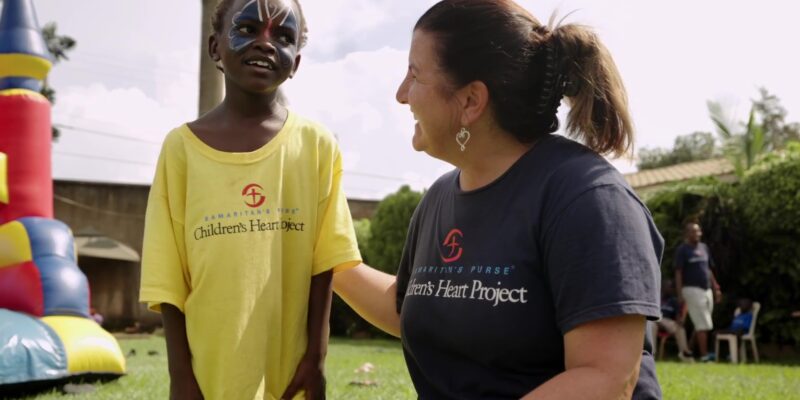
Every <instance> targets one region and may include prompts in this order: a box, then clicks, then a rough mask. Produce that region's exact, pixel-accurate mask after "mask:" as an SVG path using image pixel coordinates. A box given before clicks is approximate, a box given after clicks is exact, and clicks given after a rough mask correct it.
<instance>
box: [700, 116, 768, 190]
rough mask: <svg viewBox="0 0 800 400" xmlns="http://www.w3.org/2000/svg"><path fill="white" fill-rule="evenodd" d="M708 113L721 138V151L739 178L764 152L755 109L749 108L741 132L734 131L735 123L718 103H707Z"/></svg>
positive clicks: (762, 129) (762, 137)
mask: <svg viewBox="0 0 800 400" xmlns="http://www.w3.org/2000/svg"><path fill="white" fill-rule="evenodd" d="M708 111H709V114H710V116H711V120H712V121H714V125H715V126H716V128H717V133H718V134H719V136H720V137H721V138H722V145H723V147H722V151H723V153H724V154H725V156H726V157H727V158H728V160H730V162H731V164H733V167H734V168H735V170H736V176H738V177H739V178H741V177H742V176H744V172H745V171H747V170H748V169H750V167H752V166H753V165H754V164H755V162H756V160H757V158H758V157H759V156H760V155H762V154H763V153H764V152H765V150H766V147H765V146H764V128H763V127H762V126H761V124H759V123H758V122H757V121H756V107H755V105H753V106H752V107H751V108H750V116H749V118H748V120H747V125H745V126H744V128H745V130H744V131H742V132H736V131H735V130H734V129H735V128H734V127H735V125H736V123H734V122H732V120H731V118H730V117H729V116H728V115H727V114H726V113H725V112H724V110H723V108H722V106H721V105H720V104H719V103H717V102H713V101H709V102H708Z"/></svg>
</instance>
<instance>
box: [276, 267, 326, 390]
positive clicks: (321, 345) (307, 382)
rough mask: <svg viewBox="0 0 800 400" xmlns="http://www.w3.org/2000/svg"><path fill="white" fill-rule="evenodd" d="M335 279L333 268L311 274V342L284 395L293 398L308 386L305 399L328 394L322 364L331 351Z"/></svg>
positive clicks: (309, 302) (309, 329)
mask: <svg viewBox="0 0 800 400" xmlns="http://www.w3.org/2000/svg"><path fill="white" fill-rule="evenodd" d="M332 281H333V270H332V269H331V270H328V271H325V272H322V273H320V274H317V275H314V276H312V277H311V290H310V293H309V295H308V346H307V347H306V353H305V354H304V355H303V358H302V359H301V360H300V364H299V365H298V366H297V370H296V371H295V373H294V377H293V378H292V381H291V382H290V383H289V386H288V387H287V388H286V391H284V393H283V396H281V399H292V398H294V396H295V395H296V394H297V392H298V391H299V390H300V389H303V390H305V392H306V399H310V400H314V399H324V398H325V376H324V374H323V367H324V364H325V355H326V354H327V353H328V320H329V319H330V315H331V293H332V290H331V285H332V283H331V282H332Z"/></svg>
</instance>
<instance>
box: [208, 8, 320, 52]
mask: <svg viewBox="0 0 800 400" xmlns="http://www.w3.org/2000/svg"><path fill="white" fill-rule="evenodd" d="M292 1H293V2H294V4H295V5H296V6H297V11H298V13H300V15H299V19H300V21H299V22H300V40H299V41H298V43H297V48H298V49H302V48H303V47H304V46H305V45H306V43H307V42H308V25H306V17H305V15H304V14H303V7H301V6H300V1H299V0H292ZM232 5H233V0H221V1H220V2H219V4H217V8H216V9H215V10H214V15H212V16H211V27H212V28H213V29H214V33H216V34H220V33H222V25H224V24H223V19H224V18H225V15H227V14H228V11H229V10H230V8H231V6H232Z"/></svg>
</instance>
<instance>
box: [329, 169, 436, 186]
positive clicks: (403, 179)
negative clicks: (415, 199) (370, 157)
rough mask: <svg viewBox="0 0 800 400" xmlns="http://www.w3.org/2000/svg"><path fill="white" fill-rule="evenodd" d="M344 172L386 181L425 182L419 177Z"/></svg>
mask: <svg viewBox="0 0 800 400" xmlns="http://www.w3.org/2000/svg"><path fill="white" fill-rule="evenodd" d="M344 173H345V175H356V176H363V177H365V178H373V179H382V180H386V181H394V182H405V183H409V182H414V183H420V184H423V185H425V184H426V183H425V182H423V181H421V180H419V179H406V178H400V177H397V176H388V175H379V174H371V173H368V172H358V171H350V170H345V171H344Z"/></svg>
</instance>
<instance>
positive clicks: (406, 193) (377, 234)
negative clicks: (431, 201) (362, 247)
mask: <svg viewBox="0 0 800 400" xmlns="http://www.w3.org/2000/svg"><path fill="white" fill-rule="evenodd" d="M421 199H422V193H419V192H415V191H413V190H411V188H409V187H408V186H403V187H401V188H400V190H398V191H397V192H395V193H393V194H390V195H389V196H386V198H384V199H383V200H382V201H381V202H380V204H378V209H377V210H376V211H375V216H374V217H373V218H372V222H371V226H370V231H371V233H372V237H370V239H369V246H368V248H367V258H368V259H369V262H370V265H371V266H372V267H374V268H377V269H380V270H381V271H384V272H387V273H390V274H395V273H397V266H398V264H400V257H401V256H402V254H403V245H404V244H405V241H406V234H407V233H408V225H409V223H410V222H411V216H412V215H413V214H414V209H416V208H417V205H418V204H419V201H420V200H421Z"/></svg>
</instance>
